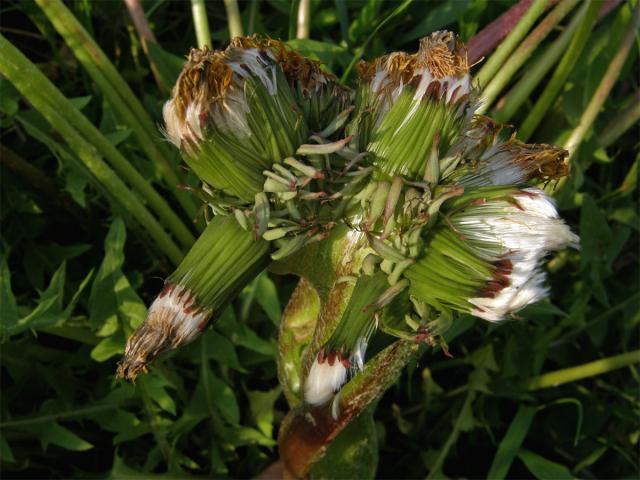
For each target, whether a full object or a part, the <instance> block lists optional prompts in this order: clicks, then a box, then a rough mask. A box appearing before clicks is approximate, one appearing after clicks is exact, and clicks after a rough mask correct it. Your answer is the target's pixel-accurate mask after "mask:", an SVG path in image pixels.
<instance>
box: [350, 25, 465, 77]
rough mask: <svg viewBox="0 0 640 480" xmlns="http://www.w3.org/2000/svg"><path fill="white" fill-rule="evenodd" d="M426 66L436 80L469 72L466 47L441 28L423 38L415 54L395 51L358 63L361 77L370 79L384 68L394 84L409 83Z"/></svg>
mask: <svg viewBox="0 0 640 480" xmlns="http://www.w3.org/2000/svg"><path fill="white" fill-rule="evenodd" d="M424 68H427V69H428V70H429V72H430V73H431V75H433V77H434V78H435V79H437V80H440V79H442V78H445V77H460V76H462V75H466V74H467V73H468V72H469V62H468V60H467V51H466V49H465V47H464V45H463V44H462V42H460V41H459V40H458V39H457V38H456V36H455V35H454V34H453V33H451V32H446V31H441V32H434V33H432V34H431V35H430V36H429V37H424V38H422V39H421V40H420V47H419V49H418V51H417V52H416V53H415V54H413V55H411V54H408V53H405V52H393V53H390V54H388V55H383V56H382V57H378V58H376V59H375V60H373V61H371V62H365V61H361V62H359V63H358V73H359V75H360V78H361V79H363V80H366V81H371V80H372V79H373V77H374V75H375V74H376V72H377V71H379V70H385V71H386V73H387V74H388V75H389V77H390V79H391V83H392V84H394V85H397V84H399V83H400V82H402V83H404V84H406V83H409V82H410V81H411V79H413V78H414V77H415V76H416V74H417V73H419V71H421V70H422V69H424Z"/></svg>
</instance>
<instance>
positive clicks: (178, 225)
mask: <svg viewBox="0 0 640 480" xmlns="http://www.w3.org/2000/svg"><path fill="white" fill-rule="evenodd" d="M2 41H3V47H4V45H5V43H4V42H6V52H7V53H6V57H5V59H6V61H7V62H11V63H12V64H13V65H14V66H15V67H16V68H19V70H20V71H22V73H23V75H25V76H26V77H27V78H29V83H27V84H25V85H24V87H23V88H25V89H26V91H27V93H24V95H25V97H27V98H29V99H30V101H32V99H34V98H35V97H38V99H39V100H40V102H41V103H43V102H46V103H48V104H49V105H50V106H51V107H52V108H53V109H54V110H56V111H58V112H60V113H61V114H62V115H63V116H64V118H65V119H66V121H68V123H69V124H70V126H71V127H72V128H74V129H76V130H77V131H78V133H79V134H81V135H82V136H83V137H84V139H85V140H86V141H87V142H88V143H90V144H91V145H92V146H93V147H95V149H96V150H97V151H99V152H100V153H101V155H102V156H103V157H104V158H105V159H106V160H107V161H108V162H109V163H110V164H111V166H112V167H113V168H114V169H115V170H116V172H117V173H118V174H119V175H120V176H121V177H122V178H123V179H124V181H126V182H127V183H128V184H129V185H130V186H131V187H132V188H133V189H135V190H136V191H137V192H138V193H139V194H140V195H141V197H142V198H143V199H144V200H145V201H146V202H148V204H149V206H150V207H151V209H152V210H153V211H155V212H156V214H157V215H158V217H159V218H160V220H161V221H162V222H163V223H164V224H165V225H166V226H167V227H168V229H169V231H171V233H172V234H174V235H175V237H176V239H177V240H178V241H179V242H180V243H181V244H182V245H183V246H184V247H185V248H188V247H189V246H191V244H192V243H193V242H194V241H195V238H194V236H193V235H192V234H191V232H190V231H189V230H188V229H187V228H186V226H185V225H184V223H182V221H181V220H180V218H178V216H177V215H176V214H175V212H174V211H173V209H172V208H171V207H170V206H169V204H167V202H166V201H165V200H164V199H163V198H162V197H161V196H160V194H159V193H158V192H156V190H155V189H154V188H153V187H152V186H151V184H150V183H149V181H148V180H146V179H145V178H144V177H143V176H142V175H141V174H140V173H139V172H138V171H137V170H136V169H135V168H134V167H133V166H132V165H131V164H130V163H129V162H128V161H127V159H126V158H124V156H123V155H122V154H121V153H120V151H119V150H118V149H117V148H116V147H115V146H114V145H113V144H112V143H111V142H109V140H107V138H106V137H105V136H104V135H103V134H102V133H101V132H100V130H98V129H97V128H96V127H95V126H94V125H93V124H92V123H91V122H90V121H89V120H88V119H87V118H86V117H85V116H84V115H83V114H82V113H81V112H80V111H79V110H78V109H77V108H75V107H74V106H73V105H72V104H71V102H70V101H69V100H68V99H67V98H66V97H65V96H64V95H63V94H62V93H61V92H60V90H58V89H57V88H56V87H55V85H53V83H51V81H50V80H49V79H48V78H47V77H46V76H45V75H44V74H43V73H42V72H41V71H40V70H39V69H38V68H37V67H36V66H35V65H33V63H31V62H30V61H29V60H28V59H27V58H26V57H25V56H24V55H22V54H21V53H20V52H19V51H18V50H17V49H16V48H15V47H13V46H12V45H11V44H10V42H8V41H7V40H6V39H4V38H3V39H2ZM54 128H55V125H54Z"/></svg>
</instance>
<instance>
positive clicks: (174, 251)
mask: <svg viewBox="0 0 640 480" xmlns="http://www.w3.org/2000/svg"><path fill="white" fill-rule="evenodd" d="M0 53H1V55H0V58H2V61H0V73H2V74H3V75H4V76H5V77H7V79H8V80H9V81H10V82H11V83H13V84H14V85H15V87H16V88H17V89H18V90H19V91H20V93H22V95H24V96H25V98H27V100H28V101H29V102H30V103H31V104H32V105H33V106H34V107H35V108H36V110H38V111H39V112H40V113H41V114H42V115H43V116H44V117H45V118H46V119H47V121H48V122H49V123H50V124H51V125H52V126H53V128H55V129H56V130H57V131H58V132H59V133H60V134H61V135H62V136H63V137H64V138H65V140H66V141H67V143H68V144H69V146H70V147H71V149H72V150H73V151H74V152H75V153H76V154H77V155H78V157H79V158H80V160H81V161H82V162H83V164H84V165H85V166H86V167H87V169H88V170H89V171H90V172H91V173H92V174H93V175H94V176H95V177H96V179H97V180H98V182H100V183H101V184H102V185H103V186H104V187H105V189H106V190H107V191H108V192H109V194H110V197H111V198H110V199H111V201H113V202H114V203H118V204H119V205H121V206H122V207H123V208H124V209H125V211H128V212H129V213H130V214H131V215H132V216H133V217H134V218H135V219H136V220H137V221H138V222H139V223H140V225H142V226H143V228H145V229H146V230H147V232H148V233H149V235H150V236H151V238H152V239H153V241H154V244H155V245H156V246H157V247H158V248H159V249H160V250H161V251H162V252H163V253H164V254H165V255H166V256H167V257H168V258H169V259H170V260H171V261H172V262H173V263H174V264H177V263H179V262H180V260H181V259H182V252H181V251H180V249H179V248H178V246H177V245H176V244H175V243H174V241H173V239H172V238H171V237H170V236H169V235H168V234H167V232H166V231H165V230H164V229H163V227H162V226H161V225H160V223H159V222H158V220H156V219H155V218H154V217H153V216H152V215H151V213H150V212H149V210H147V208H146V207H145V206H144V205H143V204H142V202H141V201H140V199H139V198H138V196H136V195H135V194H134V193H133V192H132V191H131V190H129V188H128V187H127V186H126V185H125V184H124V182H123V181H122V180H121V179H120V178H119V177H118V176H117V175H116V174H115V172H114V171H113V170H111V168H109V166H108V165H107V164H106V163H105V162H104V160H103V159H102V156H101V155H100V152H99V151H98V150H97V149H96V148H95V147H94V146H93V145H91V144H90V143H89V142H87V141H86V140H85V138H84V137H83V135H82V134H80V133H79V132H78V131H76V129H75V128H74V127H73V126H72V125H71V124H70V123H68V122H67V114H69V115H70V116H71V115H73V113H72V112H71V111H68V110H67V109H63V110H62V111H60V110H59V109H58V108H56V107H57V106H58V105H56V107H54V106H52V105H51V104H50V102H49V101H48V99H47V98H45V97H44V96H43V95H41V94H38V93H36V92H34V83H33V82H34V78H36V79H37V78H38V74H39V75H42V74H41V73H39V71H38V70H37V68H35V66H34V65H33V64H32V63H31V62H29V60H28V59H27V58H26V57H24V55H22V53H20V51H18V50H17V49H16V48H15V47H14V46H13V45H11V43H10V42H9V41H8V40H6V39H5V38H4V37H3V36H2V35H0ZM29 72H31V74H29ZM40 83H42V85H46V84H47V83H49V84H50V82H49V81H48V79H46V77H45V78H44V80H43V81H42V82H40ZM40 83H38V85H40ZM40 88H43V87H42V86H40ZM51 88H53V90H55V87H53V85H50V88H47V91H50V90H51ZM36 89H37V88H36ZM60 106H62V107H65V106H66V104H65V103H62V104H61V105H60Z"/></svg>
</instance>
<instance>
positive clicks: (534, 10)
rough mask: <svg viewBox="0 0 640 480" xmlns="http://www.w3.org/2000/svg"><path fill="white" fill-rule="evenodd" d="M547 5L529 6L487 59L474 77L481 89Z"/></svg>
mask: <svg viewBox="0 0 640 480" xmlns="http://www.w3.org/2000/svg"><path fill="white" fill-rule="evenodd" d="M548 3H549V0H535V1H534V2H533V3H532V4H531V6H530V7H529V9H528V10H527V13H526V14H525V15H524V16H523V17H522V18H521V19H520V21H519V22H518V24H517V25H516V27H515V28H514V29H513V30H512V31H511V33H510V34H509V35H508V36H507V38H505V39H504V41H503V42H502V43H501V44H500V46H499V47H498V48H497V50H496V51H495V53H494V54H493V55H491V57H489V60H488V61H487V63H485V64H484V66H483V67H482V68H481V69H480V71H479V72H478V75H476V80H477V81H478V82H480V86H481V87H482V86H485V85H487V84H488V83H489V81H490V80H491V79H492V78H493V76H494V75H495V74H496V72H497V71H498V70H499V69H500V67H501V66H502V65H503V64H504V62H505V61H506V60H507V58H508V57H509V54H510V53H511V52H512V51H513V49H514V48H516V45H517V44H518V43H519V42H520V40H522V38H523V37H524V36H525V35H526V34H527V32H528V31H529V29H530V28H531V27H532V26H533V24H534V23H535V22H536V20H537V19H538V18H539V17H540V15H542V14H543V13H544V11H545V10H546V8H547V4H548Z"/></svg>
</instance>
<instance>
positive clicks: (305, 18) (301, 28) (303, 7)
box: [296, 0, 311, 38]
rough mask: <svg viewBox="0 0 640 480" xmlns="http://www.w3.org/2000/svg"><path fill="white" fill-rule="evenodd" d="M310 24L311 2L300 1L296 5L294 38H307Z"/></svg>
mask: <svg viewBox="0 0 640 480" xmlns="http://www.w3.org/2000/svg"><path fill="white" fill-rule="evenodd" d="M310 24H311V0H300V4H299V5H298V23H297V30H296V38H309V26H310Z"/></svg>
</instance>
